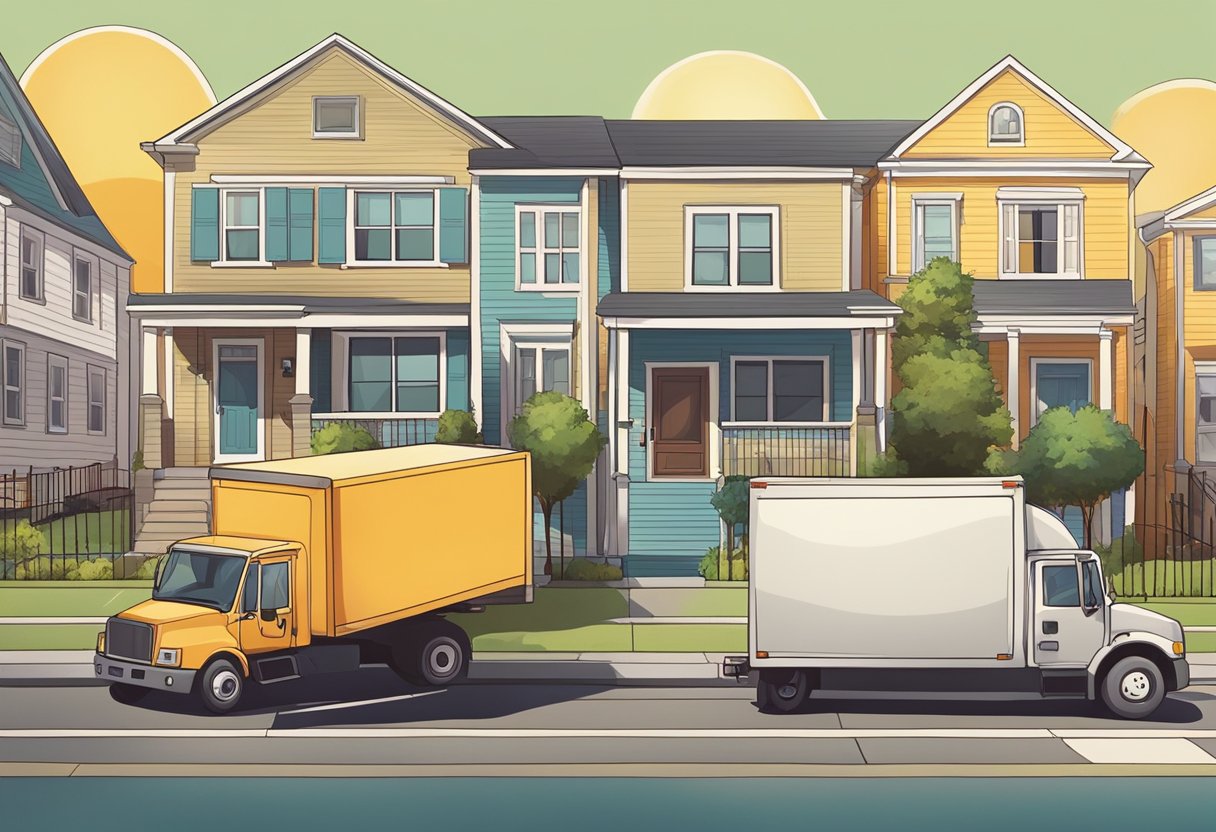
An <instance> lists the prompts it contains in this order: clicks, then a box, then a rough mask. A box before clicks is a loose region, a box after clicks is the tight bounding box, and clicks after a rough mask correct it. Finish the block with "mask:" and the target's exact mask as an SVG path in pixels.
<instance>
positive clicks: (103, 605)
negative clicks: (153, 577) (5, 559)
mask: <svg viewBox="0 0 1216 832" xmlns="http://www.w3.org/2000/svg"><path fill="white" fill-rule="evenodd" d="M151 596H152V582H151V581H0V615H3V616H12V617H14V618H16V617H25V616H86V615H98V616H100V615H113V614H114V613H116V612H121V611H122V610H125V609H126V608H127V607H130V606H134V605H135V604H138V603H139V602H140V601H143V600H145V599H147V598H150V597H151Z"/></svg>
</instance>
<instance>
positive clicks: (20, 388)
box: [0, 341, 25, 425]
mask: <svg viewBox="0 0 1216 832" xmlns="http://www.w3.org/2000/svg"><path fill="white" fill-rule="evenodd" d="M0 344H2V345H3V350H4V373H3V375H4V424H6V425H24V424H25V345H24V344H18V343H14V342H13V341H3V342H0Z"/></svg>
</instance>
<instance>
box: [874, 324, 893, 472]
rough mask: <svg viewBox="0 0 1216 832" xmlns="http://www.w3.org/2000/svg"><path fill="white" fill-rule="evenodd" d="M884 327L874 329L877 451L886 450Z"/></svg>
mask: <svg viewBox="0 0 1216 832" xmlns="http://www.w3.org/2000/svg"><path fill="white" fill-rule="evenodd" d="M889 337H890V334H889V333H888V332H887V330H885V329H876V330H874V406H875V407H876V408H877V413H876V416H877V423H878V424H877V427H878V452H879V453H880V454H881V453H884V452H885V451H886V450H887V339H888V338H889Z"/></svg>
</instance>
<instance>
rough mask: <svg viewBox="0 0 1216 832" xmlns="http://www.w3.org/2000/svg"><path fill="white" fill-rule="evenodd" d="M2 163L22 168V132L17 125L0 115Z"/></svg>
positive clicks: (0, 153) (0, 160) (0, 157)
mask: <svg viewBox="0 0 1216 832" xmlns="http://www.w3.org/2000/svg"><path fill="white" fill-rule="evenodd" d="M0 162H3V163H4V164H7V165H12V166H13V167H15V168H19V167H21V131H20V130H18V129H17V125H15V124H13V123H12V122H11V121H9V120H8V119H6V118H5V117H4V116H2V115H0Z"/></svg>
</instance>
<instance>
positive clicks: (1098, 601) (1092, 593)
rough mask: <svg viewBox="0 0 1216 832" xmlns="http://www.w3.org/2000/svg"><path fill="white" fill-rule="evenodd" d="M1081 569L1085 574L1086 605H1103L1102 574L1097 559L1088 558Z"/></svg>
mask: <svg viewBox="0 0 1216 832" xmlns="http://www.w3.org/2000/svg"><path fill="white" fill-rule="evenodd" d="M1081 569H1082V574H1083V575H1084V576H1085V581H1084V583H1085V606H1087V607H1100V606H1102V574H1101V573H1100V572H1099V571H1098V563H1097V561H1092V560H1087V561H1085V563H1083V564H1082V565H1081Z"/></svg>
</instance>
